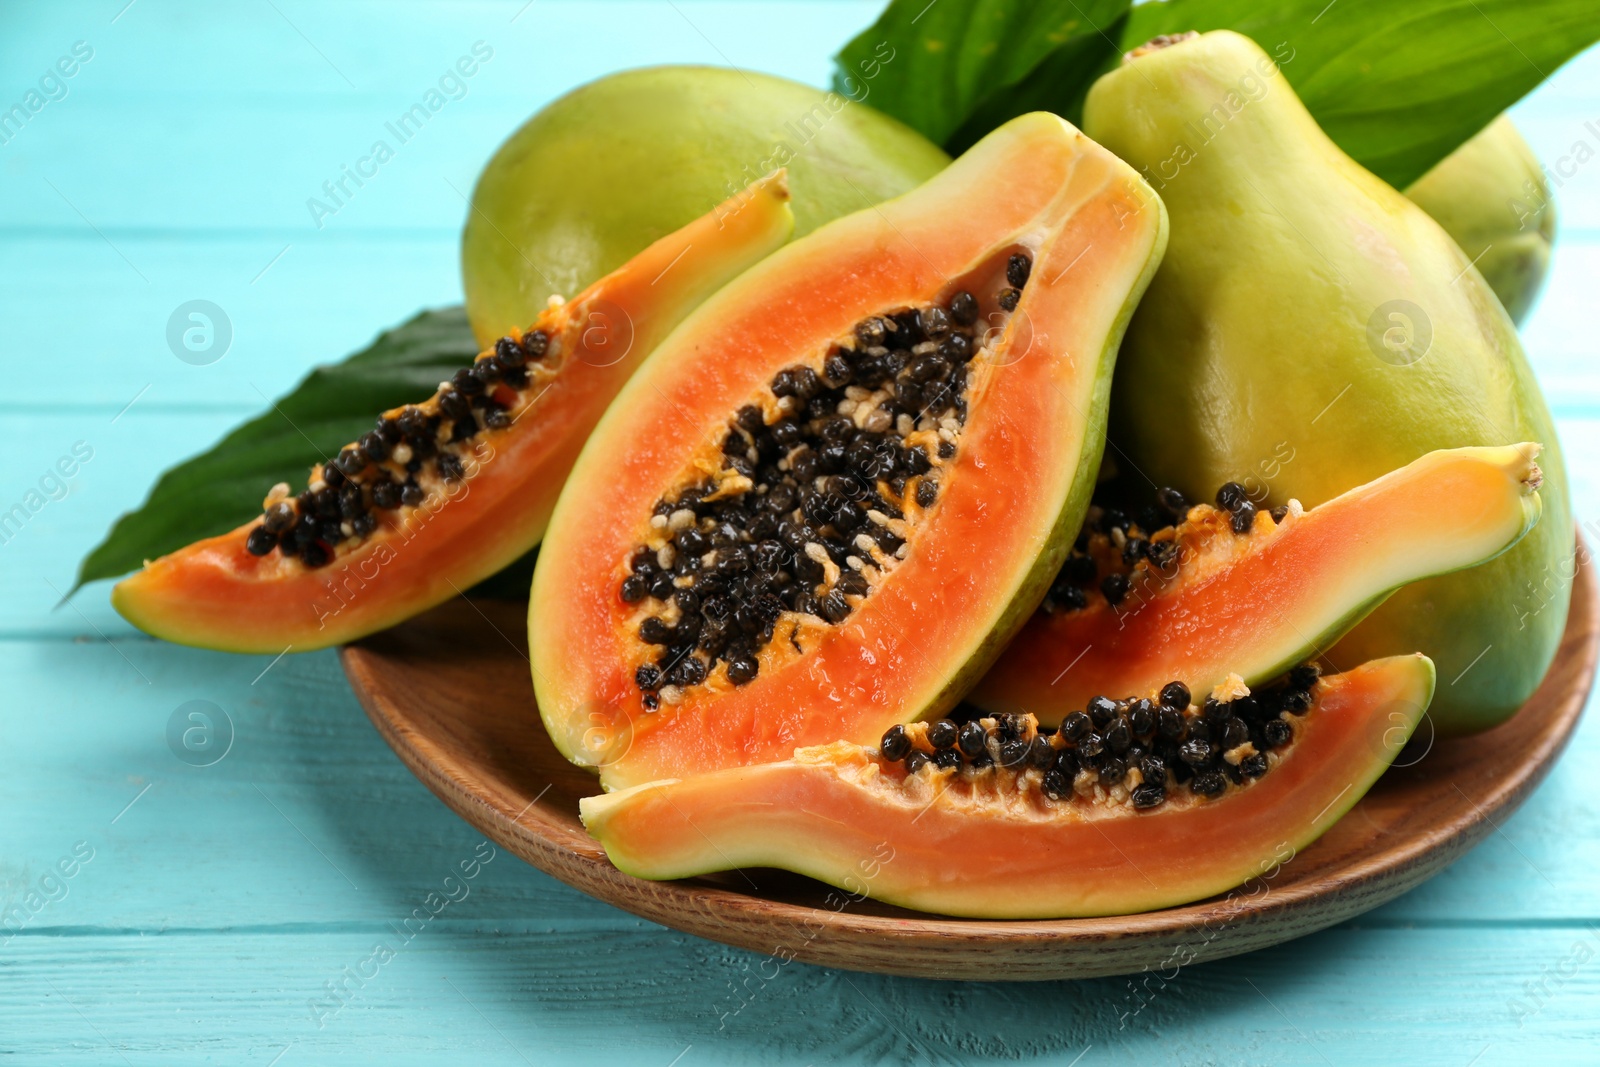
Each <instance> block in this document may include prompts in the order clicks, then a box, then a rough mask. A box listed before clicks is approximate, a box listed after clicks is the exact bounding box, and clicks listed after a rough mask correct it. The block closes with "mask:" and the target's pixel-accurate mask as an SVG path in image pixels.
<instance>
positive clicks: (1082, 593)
mask: <svg viewBox="0 0 1600 1067" xmlns="http://www.w3.org/2000/svg"><path fill="white" fill-rule="evenodd" d="M1217 506H1218V507H1219V508H1221V509H1222V510H1223V511H1225V512H1227V513H1228V515H1229V517H1230V518H1229V525H1230V526H1231V528H1232V529H1233V532H1234V533H1236V534H1248V533H1249V532H1250V530H1251V528H1252V527H1253V526H1254V524H1255V518H1256V514H1257V512H1258V511H1259V510H1260V509H1259V508H1257V507H1256V505H1255V503H1254V502H1253V501H1251V499H1250V494H1249V493H1248V492H1247V491H1246V490H1245V487H1244V486H1242V485H1240V484H1239V483H1238V482H1228V483H1226V484H1225V485H1223V487H1222V488H1221V489H1219V490H1217ZM1191 507H1193V504H1192V503H1191V502H1190V500H1189V499H1188V498H1187V497H1185V496H1184V495H1183V494H1182V493H1181V492H1179V491H1178V490H1176V489H1158V490H1157V491H1156V495H1155V500H1154V502H1153V503H1146V504H1144V505H1142V506H1140V507H1138V508H1124V507H1121V506H1118V505H1117V504H1116V503H1113V502H1111V501H1109V500H1103V499H1101V498H1100V496H1099V494H1097V498H1096V502H1095V503H1094V504H1093V505H1092V506H1091V507H1090V508H1089V514H1088V517H1087V518H1086V519H1085V521H1084V524H1083V529H1082V530H1080V531H1079V532H1078V538H1077V540H1076V541H1075V542H1074V543H1073V546H1072V551H1071V553H1070V554H1069V555H1068V556H1067V559H1066V562H1065V563H1063V564H1062V565H1061V570H1060V571H1058V572H1057V573H1056V577H1055V581H1054V582H1052V583H1051V585H1050V590H1049V592H1048V593H1046V594H1045V599H1044V603H1043V604H1042V605H1041V606H1040V610H1041V611H1045V612H1060V611H1078V610H1080V609H1082V608H1085V607H1088V606H1089V597H1090V593H1091V592H1092V591H1096V590H1098V591H1099V593H1100V595H1101V596H1103V597H1105V598H1106V602H1107V603H1108V604H1110V605H1111V606H1112V607H1116V606H1117V605H1119V604H1121V603H1122V601H1123V600H1124V599H1125V598H1126V597H1127V595H1128V591H1129V590H1130V589H1132V588H1133V581H1134V572H1135V570H1136V569H1137V568H1138V567H1139V565H1140V563H1144V564H1145V565H1146V566H1147V567H1148V569H1149V570H1151V571H1154V572H1155V573H1157V574H1159V575H1161V576H1162V577H1164V578H1171V577H1172V576H1174V575H1175V574H1176V573H1177V570H1178V565H1179V563H1180V559H1179V551H1178V542H1177V539H1176V537H1175V535H1174V534H1173V533H1170V532H1169V531H1173V530H1175V528H1176V527H1177V526H1179V525H1180V524H1181V523H1182V522H1183V521H1184V519H1185V518H1186V517H1187V516H1188V514H1189V509H1190V508H1191ZM1288 510H1289V509H1288V508H1287V507H1283V506H1279V507H1275V508H1273V509H1272V510H1271V512H1270V514H1271V515H1272V519H1273V521H1274V522H1282V521H1283V517H1284V516H1285V515H1286V514H1288Z"/></svg>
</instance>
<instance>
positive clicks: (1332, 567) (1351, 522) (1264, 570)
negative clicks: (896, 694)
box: [967, 443, 1541, 723]
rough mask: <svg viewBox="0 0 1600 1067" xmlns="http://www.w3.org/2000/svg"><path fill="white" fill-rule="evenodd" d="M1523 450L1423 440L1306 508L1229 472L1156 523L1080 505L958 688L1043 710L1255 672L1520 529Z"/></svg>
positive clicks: (1313, 652) (1533, 478)
mask: <svg viewBox="0 0 1600 1067" xmlns="http://www.w3.org/2000/svg"><path fill="white" fill-rule="evenodd" d="M1538 453H1539V446H1538V445H1536V444H1528V443H1524V444H1518V445H1508V446H1504V447H1494V448H1487V447H1486V448H1455V449H1442V450H1440V451H1437V452H1430V453H1428V454H1427V455H1425V456H1422V457H1421V458H1419V459H1417V460H1415V461H1413V462H1411V463H1409V464H1407V465H1406V466H1404V467H1401V468H1399V469H1398V470H1395V471H1392V472H1391V473H1389V474H1387V475H1384V476H1383V477H1381V478H1378V479H1376V480H1374V481H1371V482H1368V483H1367V484H1366V485H1362V486H1359V487H1357V488H1355V489H1352V490H1350V491H1348V492H1346V493H1344V494H1343V495H1341V496H1339V497H1336V498H1335V499H1333V500H1330V501H1327V502H1326V503H1324V504H1322V505H1320V506H1318V507H1316V508H1313V509H1311V510H1309V511H1305V510H1302V509H1301V507H1300V505H1299V504H1298V502H1291V503H1290V504H1288V505H1287V506H1282V507H1278V508H1274V509H1272V510H1271V511H1265V510H1263V511H1258V510H1257V509H1256V508H1255V506H1254V505H1253V504H1252V503H1251V502H1250V501H1249V498H1248V494H1247V493H1246V492H1245V490H1244V488H1243V487H1242V486H1240V485H1237V484H1236V483H1230V485H1228V486H1226V487H1224V488H1223V489H1222V490H1221V491H1220V492H1219V494H1218V499H1219V504H1226V505H1231V508H1230V507H1223V506H1219V507H1212V506H1211V505H1209V504H1200V505H1197V506H1194V507H1187V505H1186V504H1182V503H1181V502H1180V506H1179V510H1181V511H1183V512H1184V514H1185V517H1184V519H1183V521H1182V522H1181V523H1180V524H1178V525H1176V526H1168V527H1166V528H1164V529H1160V530H1156V531H1149V530H1146V529H1143V528H1141V527H1140V526H1139V525H1138V523H1137V521H1130V520H1129V519H1128V517H1127V513H1126V512H1123V511H1112V510H1110V509H1104V510H1102V509H1097V508H1091V510H1090V521H1089V523H1088V525H1087V526H1086V527H1085V529H1084V536H1083V538H1082V539H1081V540H1082V543H1083V549H1082V550H1080V551H1075V552H1074V553H1072V555H1071V556H1069V558H1068V560H1067V563H1066V564H1065V565H1064V566H1063V568H1062V571H1061V573H1060V574H1059V575H1058V577H1057V580H1056V582H1055V584H1053V585H1052V587H1051V591H1050V593H1049V594H1047V596H1046V598H1045V601H1044V604H1043V605H1042V606H1041V609H1040V611H1039V612H1037V613H1036V614H1035V615H1034V616H1033V617H1032V618H1031V619H1029V620H1028V623H1027V625H1026V626H1024V627H1023V628H1022V631H1021V632H1020V633H1019V634H1018V635H1017V637H1016V638H1015V639H1014V640H1013V641H1012V642H1011V644H1010V645H1009V646H1007V648H1006V650H1005V652H1004V653H1003V654H1002V655H1001V657H1000V659H999V660H998V661H997V662H996V663H995V665H994V667H993V668H992V669H991V670H990V671H989V673H988V674H987V675H986V676H985V677H984V678H983V679H982V680H981V681H980V682H979V683H978V684H977V685H976V686H975V687H974V689H973V691H972V692H971V693H970V694H968V697H967V699H968V700H970V701H971V702H973V703H974V704H976V705H978V706H979V707H982V708H985V709H988V710H991V711H1028V712H1031V713H1033V714H1035V715H1037V716H1038V717H1039V718H1040V720H1041V721H1044V722H1049V723H1055V722H1059V721H1061V717H1062V716H1063V715H1065V714H1067V713H1068V712H1071V711H1074V710H1078V709H1082V708H1084V707H1085V706H1086V705H1087V703H1088V701H1089V700H1090V699H1091V698H1093V697H1094V696H1095V695H1097V694H1101V693H1138V692H1143V691H1145V690H1146V689H1148V688H1149V687H1150V686H1152V685H1159V684H1162V683H1163V682H1164V681H1166V680H1168V679H1177V680H1181V681H1183V682H1184V683H1186V684H1188V685H1189V686H1191V687H1192V688H1194V689H1197V690H1201V689H1209V688H1210V687H1212V686H1214V685H1216V684H1217V683H1218V682H1220V681H1221V680H1222V679H1223V678H1225V677H1226V676H1227V675H1228V674H1229V673H1230V672H1237V673H1238V674H1240V675H1241V676H1242V677H1243V678H1244V680H1245V681H1246V682H1248V683H1251V684H1253V683H1255V682H1257V681H1259V680H1261V679H1264V678H1270V677H1272V676H1274V675H1276V674H1278V673H1280V672H1281V671H1283V670H1284V669H1286V668H1287V667H1288V666H1290V665H1291V664H1294V663H1297V662H1300V661H1302V660H1306V659H1311V658H1315V657H1317V656H1321V655H1323V654H1324V650H1326V649H1328V648H1331V647H1332V646H1333V644H1334V643H1335V642H1336V641H1337V640H1338V639H1339V637H1341V636H1342V635H1343V634H1344V633H1345V632H1346V631H1348V630H1349V629H1350V628H1351V627H1353V626H1355V625H1356V624H1357V623H1358V622H1360V620H1361V619H1362V618H1364V617H1365V616H1366V615H1367V614H1368V613H1369V612H1370V611H1372V610H1373V609H1374V608H1376V607H1377V606H1378V605H1379V604H1381V603H1382V602H1383V601H1384V599H1385V598H1387V597H1388V596H1389V595H1390V594H1391V593H1393V592H1394V591H1395V590H1396V589H1398V588H1400V587H1401V586H1403V585H1406V584H1408V583H1410V582H1414V581H1418V580H1420V579H1423V578H1428V577H1432V576H1434V575H1439V574H1446V573H1449V572H1451V571H1455V570H1459V569H1461V568H1464V567H1469V566H1474V565H1476V564H1479V563H1482V562H1484V561H1486V560H1489V559H1493V558H1494V557H1496V556H1498V555H1500V554H1501V553H1502V552H1505V551H1506V550H1508V549H1509V548H1511V547H1512V546H1513V545H1515V544H1516V543H1517V542H1518V541H1520V540H1521V539H1522V537H1523V536H1524V535H1525V534H1526V533H1528V531H1529V530H1531V529H1533V528H1534V526H1535V524H1536V523H1537V522H1538V521H1539V516H1540V512H1541V498H1540V496H1539V494H1538V491H1537V490H1538V488H1539V485H1540V471H1539V467H1538V466H1537V465H1536V464H1535V463H1534V458H1535V457H1536V456H1537V455H1538ZM1165 492H1168V493H1170V491H1165ZM1169 514H1170V512H1169ZM1146 521H1149V520H1146ZM1130 543H1131V544H1132V545H1133V548H1132V549H1131V550H1130V549H1129V545H1130ZM1130 558H1132V563H1131V564H1130V562H1129V559H1130Z"/></svg>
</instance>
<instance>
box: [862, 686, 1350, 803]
mask: <svg viewBox="0 0 1600 1067" xmlns="http://www.w3.org/2000/svg"><path fill="white" fill-rule="evenodd" d="M1319 677H1320V671H1319V669H1318V668H1317V666H1316V665H1315V664H1309V663H1308V664H1304V665H1302V666H1299V667H1296V668H1295V669H1294V670H1292V671H1290V672H1289V673H1288V675H1287V676H1285V677H1284V678H1283V679H1281V680H1280V681H1278V682H1277V683H1276V684H1273V685H1269V686H1263V687H1261V688H1258V689H1256V690H1255V691H1253V692H1251V693H1250V694H1249V695H1247V696H1241V697H1238V698H1236V699H1234V700H1229V701H1219V700H1216V699H1215V698H1212V697H1207V698H1206V700H1205V703H1204V705H1203V706H1201V707H1195V706H1193V705H1192V704H1191V703H1190V700H1191V697H1190V693H1189V689H1188V687H1187V686H1186V685H1184V684H1183V683H1182V682H1169V683H1168V684H1167V685H1166V686H1164V687H1163V688H1162V690H1161V692H1160V693H1159V694H1158V695H1157V698H1156V699H1155V700H1148V699H1145V698H1143V697H1136V698H1131V699H1128V700H1111V699H1109V698H1107V697H1094V698H1093V699H1091V700H1090V701H1089V705H1088V707H1087V708H1086V709H1085V710H1083V711H1075V712H1073V713H1072V714H1070V715H1068V716H1066V717H1065V718H1064V719H1063V720H1062V721H1061V726H1060V728H1059V729H1051V728H1049V727H1041V726H1039V725H1038V720H1036V719H1035V718H1034V717H1033V716H1032V715H996V716H993V717H991V718H984V719H977V720H972V721H969V722H965V723H957V722H955V721H953V720H950V719H939V720H937V721H935V722H930V723H926V724H923V723H913V724H912V725H910V726H891V727H890V728H889V730H888V732H887V733H885V734H884V735H883V740H882V741H881V742H880V744H879V752H880V753H881V754H882V756H883V758H884V759H885V760H888V761H890V762H894V763H901V764H903V765H904V767H905V770H906V773H907V774H915V773H916V772H917V771H919V770H921V769H922V768H923V767H925V766H927V765H928V764H930V763H931V764H933V765H934V766H935V767H938V768H951V769H960V770H963V771H964V773H968V774H982V773H986V772H990V771H992V770H993V769H994V768H997V767H1000V768H1007V769H1009V770H1011V771H1014V772H1018V773H1020V772H1022V771H1025V770H1028V769H1029V768H1032V769H1035V770H1037V771H1038V772H1040V779H1039V782H1040V789H1041V790H1042V791H1043V792H1044V795H1045V796H1047V797H1049V798H1051V799H1052V800H1065V799H1067V798H1069V797H1071V796H1072V795H1074V794H1075V793H1078V792H1082V791H1084V790H1085V789H1089V788H1092V787H1093V786H1094V785H1096V784H1098V785H1099V786H1101V787H1102V789H1104V790H1111V789H1114V788H1115V787H1117V786H1121V787H1123V789H1124V790H1126V792H1127V795H1128V798H1129V800H1130V801H1131V803H1132V804H1133V806H1134V807H1135V808H1141V809H1142V808H1154V807H1157V806H1159V805H1160V804H1162V803H1164V802H1165V801H1166V800H1167V798H1168V797H1169V796H1175V795H1178V794H1179V792H1180V791H1182V790H1187V791H1188V792H1189V793H1190V794H1192V795H1194V796H1197V797H1204V798H1207V799H1210V798H1215V797H1219V796H1221V795H1222V794H1223V793H1225V792H1227V790H1228V787H1229V786H1230V785H1239V784H1242V783H1244V782H1246V781H1250V780H1253V779H1256V778H1260V777H1261V776H1262V775H1264V774H1266V773H1267V771H1268V770H1269V769H1270V767H1271V763H1270V762H1269V761H1268V759H1267V753H1268V752H1271V751H1272V750H1274V749H1280V748H1282V747H1284V746H1285V745H1287V744H1288V743H1289V742H1290V741H1292V740H1293V739H1294V725H1293V722H1292V718H1291V717H1292V716H1298V715H1304V714H1305V713H1306V712H1308V711H1310V710H1311V708H1312V706H1313V705H1314V704H1315V703H1316V696H1315V694H1316V687H1317V680H1318V678H1319Z"/></svg>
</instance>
